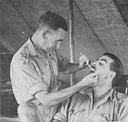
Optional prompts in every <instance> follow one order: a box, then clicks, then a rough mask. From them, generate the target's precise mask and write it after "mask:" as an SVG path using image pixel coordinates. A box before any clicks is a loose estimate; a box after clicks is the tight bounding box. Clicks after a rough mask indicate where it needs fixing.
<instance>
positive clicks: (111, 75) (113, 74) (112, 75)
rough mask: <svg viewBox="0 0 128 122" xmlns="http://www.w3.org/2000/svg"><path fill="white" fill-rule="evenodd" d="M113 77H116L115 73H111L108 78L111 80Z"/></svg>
mask: <svg viewBox="0 0 128 122" xmlns="http://www.w3.org/2000/svg"><path fill="white" fill-rule="evenodd" d="M115 76H116V73H115V72H113V71H112V72H111V74H110V77H111V78H112V79H113V78H114V77H115Z"/></svg>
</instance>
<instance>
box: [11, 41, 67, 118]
mask: <svg viewBox="0 0 128 122" xmlns="http://www.w3.org/2000/svg"><path fill="white" fill-rule="evenodd" d="M67 64H68V60H67V59H64V58H63V57H62V56H60V55H59V54H58V52H57V51H56V50H54V49H53V50H51V51H49V52H45V51H43V50H42V52H41V53H39V52H38V50H37V49H36V48H35V46H34V45H33V43H32V42H31V41H30V39H28V41H27V42H26V43H25V44H24V45H23V46H22V47H21V48H20V49H19V50H18V51H17V52H16V53H15V55H14V56H13V59H12V62H11V67H10V76H11V82H12V88H13V92H14V95H15V97H16V100H17V102H18V103H19V104H22V103H24V102H27V101H31V102H33V103H35V104H36V105H37V106H38V108H41V109H40V110H41V113H42V116H43V117H45V118H46V120H48V119H49V120H50V119H51V118H52V115H53V114H54V113H55V111H56V108H57V106H55V107H52V108H50V109H46V108H44V107H43V105H41V103H40V102H39V101H38V100H37V99H36V98H35V94H37V93H38V92H48V93H49V92H53V91H57V90H58V88H59V87H60V82H59V81H58V74H59V73H58V72H59V71H63V70H65V69H66V68H65V67H67V66H66V65H67ZM58 65H61V68H59V66H58ZM39 106H40V107H39Z"/></svg>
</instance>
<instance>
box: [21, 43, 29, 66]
mask: <svg viewBox="0 0 128 122" xmlns="http://www.w3.org/2000/svg"><path fill="white" fill-rule="evenodd" d="M21 56H22V61H23V64H27V63H28V61H29V49H28V46H27V45H26V46H25V47H24V48H23V50H22V52H21Z"/></svg>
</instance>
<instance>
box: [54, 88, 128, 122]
mask: <svg viewBox="0 0 128 122" xmlns="http://www.w3.org/2000/svg"><path fill="white" fill-rule="evenodd" d="M54 119H57V120H60V121H61V122H107V121H109V122H111V121H118V122H119V121H124V122H127V121H128V98H127V96H126V95H124V94H121V93H118V92H116V91H115V90H113V89H112V90H111V91H109V93H108V94H107V95H105V96H104V97H103V98H102V99H101V100H98V101H97V102H96V103H95V104H93V94H92V92H90V93H89V94H87V95H83V94H81V93H77V94H75V95H74V96H73V97H72V99H70V100H68V101H67V102H64V103H63V105H62V107H61V109H60V110H59V111H58V112H57V113H56V115H55V116H54Z"/></svg>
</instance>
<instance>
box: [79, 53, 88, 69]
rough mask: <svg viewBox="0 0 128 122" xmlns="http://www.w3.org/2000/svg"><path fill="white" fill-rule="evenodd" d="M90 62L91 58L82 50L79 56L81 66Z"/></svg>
mask: <svg viewBox="0 0 128 122" xmlns="http://www.w3.org/2000/svg"><path fill="white" fill-rule="evenodd" d="M88 64H89V59H88V58H87V57H86V56H85V55H84V54H82V53H81V52H80V57H79V68H84V67H85V66H87V65H88Z"/></svg>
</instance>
